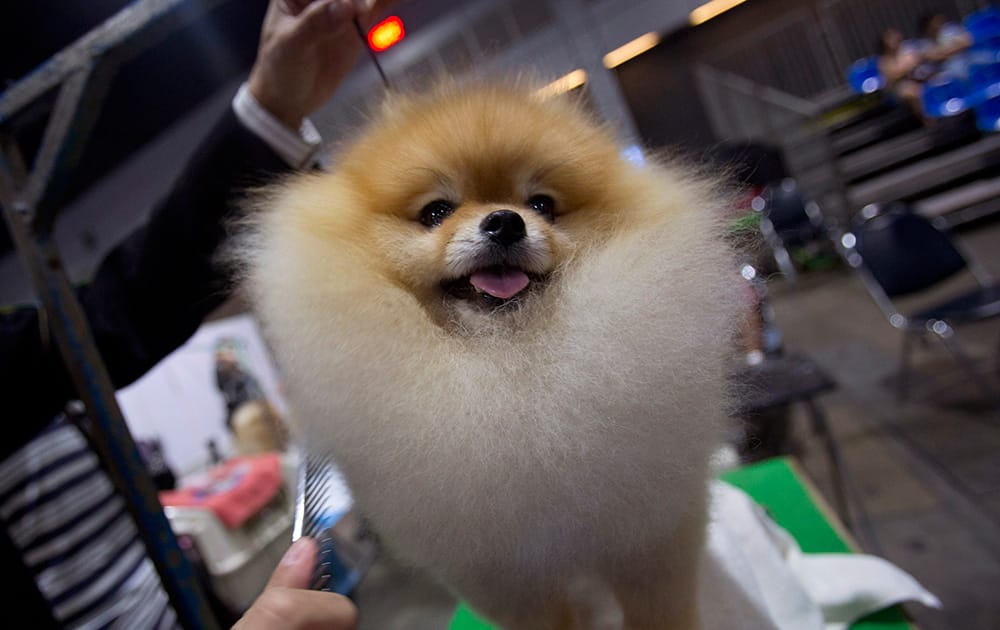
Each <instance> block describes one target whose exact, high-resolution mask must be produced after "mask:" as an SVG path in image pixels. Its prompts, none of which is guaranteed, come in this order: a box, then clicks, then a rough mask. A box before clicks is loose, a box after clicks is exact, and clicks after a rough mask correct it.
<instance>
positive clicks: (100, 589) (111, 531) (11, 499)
mask: <svg viewBox="0 0 1000 630" xmlns="http://www.w3.org/2000/svg"><path fill="white" fill-rule="evenodd" d="M0 524H2V526H3V527H5V528H6V529H7V533H8V534H9V536H10V538H11V540H13V541H14V544H15V545H17V547H18V548H19V549H20V550H21V556H22V559H23V560H24V563H25V565H26V566H27V567H28V568H29V569H30V570H31V572H32V573H33V574H34V576H35V582H36V584H37V585H38V589H39V591H41V593H42V595H43V596H44V597H45V599H46V600H47V601H48V602H49V605H50V606H51V609H52V612H53V616H54V617H55V618H56V620H57V621H59V623H60V624H61V625H63V626H64V627H66V628H87V629H90V628H123V629H124V628H127V629H129V630H133V629H137V630H145V629H147V628H148V629H150V630H159V629H160V628H175V627H178V624H177V619H176V616H175V614H174V611H173V608H171V606H170V603H169V601H168V599H167V595H166V593H165V592H164V590H163V587H162V586H161V584H160V578H159V576H158V575H157V573H156V569H155V567H154V566H153V563H152V561H151V560H150V559H149V557H148V556H147V555H146V549H145V547H144V546H143V543H142V540H141V539H140V538H139V533H138V531H137V530H136V527H135V523H134V522H133V521H132V518H131V517H130V516H129V514H128V512H127V511H126V508H125V504H124V502H123V501H122V499H121V497H119V496H118V494H117V493H116V492H115V489H114V488H113V486H112V483H111V480H110V479H109V478H108V476H107V474H106V473H105V472H104V470H103V469H102V468H101V467H100V465H99V463H98V460H97V457H96V456H95V455H94V453H93V452H92V451H91V449H90V447H89V446H88V444H87V442H86V440H85V439H84V438H83V436H82V435H81V434H80V432H79V431H78V430H77V429H76V427H74V426H72V425H71V424H70V423H69V422H67V421H66V419H65V417H60V418H58V419H57V420H55V421H54V422H53V423H52V424H51V425H50V426H49V427H48V428H47V429H46V430H45V431H44V432H42V433H41V434H40V435H39V436H38V437H36V438H35V439H34V440H33V441H31V442H29V443H28V444H27V445H25V446H24V447H22V448H21V449H20V450H19V451H17V452H16V453H14V454H13V455H11V456H10V457H8V458H7V459H6V460H5V461H3V462H2V463H0Z"/></svg>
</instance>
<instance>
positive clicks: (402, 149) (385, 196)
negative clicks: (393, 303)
mask: <svg viewBox="0 0 1000 630" xmlns="http://www.w3.org/2000/svg"><path fill="white" fill-rule="evenodd" d="M629 168H630V167H629V166H628V165H627V164H626V163H624V162H623V160H622V158H621V157H620V154H619V151H618V149H617V146H616V144H615V142H614V140H613V139H612V137H611V136H610V134H609V133H608V132H607V131H606V130H605V129H603V128H601V127H599V126H598V125H596V124H595V123H593V122H592V121H591V120H590V119H589V117H588V116H587V115H586V114H584V113H583V112H582V111H581V110H580V109H578V108H577V106H575V105H573V104H571V103H569V102H567V101H560V100H552V99H548V100H546V99H542V98H538V97H535V96H533V95H532V93H530V92H526V91H522V90H518V89H512V88H498V87H492V88H481V89H473V90H463V91H462V92H460V93H458V92H456V93H454V94H449V93H447V92H445V93H438V94H435V95H434V96H431V97H422V98H420V99H415V100H407V101H405V102H403V103H396V104H390V105H389V106H388V107H387V108H386V113H385V114H384V115H383V117H382V118H381V119H380V120H379V121H377V122H376V124H375V125H373V130H372V131H371V132H370V133H368V134H367V135H366V136H364V137H363V138H362V139H361V140H360V141H359V142H358V143H357V144H356V145H355V146H354V147H352V149H351V150H349V151H348V152H347V153H346V154H345V155H344V156H343V158H342V160H341V163H340V165H339V172H340V176H341V178H342V181H344V182H345V183H346V185H347V186H348V187H349V188H350V189H351V190H352V191H353V196H354V197H355V198H356V199H357V203H358V204H360V206H361V207H362V208H363V213H362V214H363V215H364V217H365V218H364V219H363V220H362V222H363V223H365V225H364V226H363V227H361V226H359V229H361V230H363V231H364V232H366V233H367V234H368V236H367V237H366V238H368V239H369V246H370V247H373V248H375V249H377V250H378V252H379V257H380V258H381V262H382V263H383V264H384V266H385V272H386V274H387V275H388V276H389V277H390V278H391V280H392V281H393V282H394V283H396V284H397V285H402V286H404V287H405V288H407V290H409V291H410V292H412V293H413V294H414V295H415V296H416V297H417V298H418V300H420V302H421V303H422V304H423V305H424V307H425V308H426V309H427V311H428V312H429V313H431V315H432V316H433V317H434V318H435V319H436V320H437V321H439V322H441V323H442V324H443V325H448V324H457V325H458V326H460V327H462V328H464V329H472V330H475V329H477V328H479V327H481V326H483V325H488V324H490V323H491V322H493V323H495V322H496V321H497V320H502V319H503V318H509V317H513V316H515V315H516V314H518V313H522V314H523V313H524V312H525V310H526V309H527V308H528V307H530V305H531V304H532V302H533V301H535V300H537V299H538V297H539V296H540V295H543V294H544V292H546V291H547V290H548V289H549V288H550V286H551V285H552V284H553V283H554V282H555V281H556V276H557V275H558V271H559V269H560V267H561V266H562V265H565V264H567V262H568V261H570V260H571V258H572V257H573V256H574V254H575V253H576V252H578V251H579V250H580V249H581V248H583V247H586V246H587V245H588V244H591V243H596V242H598V241H599V240H600V239H601V238H603V237H604V235H605V234H606V233H607V232H608V229H609V225H610V224H611V223H612V222H613V217H612V216H611V215H612V214H613V210H614V209H615V208H616V207H617V206H618V205H620V204H627V203H628V195H629V193H628V192H627V190H626V189H627V186H626V185H624V182H623V181H622V179H623V177H622V176H621V173H622V172H624V171H626V170H628V169H629Z"/></svg>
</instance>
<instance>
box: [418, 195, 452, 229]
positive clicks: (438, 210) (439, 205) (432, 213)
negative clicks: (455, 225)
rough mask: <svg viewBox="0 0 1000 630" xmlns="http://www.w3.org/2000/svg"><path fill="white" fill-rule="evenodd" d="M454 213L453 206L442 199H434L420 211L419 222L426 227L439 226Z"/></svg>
mask: <svg viewBox="0 0 1000 630" xmlns="http://www.w3.org/2000/svg"><path fill="white" fill-rule="evenodd" d="M454 211H455V204H453V203H451V202H450V201H446V200H444V199H435V200H434V201H432V202H430V203H429V204H427V205H426V206H424V207H423V209H421V210H420V222H421V223H423V224H424V225H426V226H427V227H434V226H436V225H441V222H442V221H444V220H445V218H447V217H448V215H449V214H451V213H452V212H454Z"/></svg>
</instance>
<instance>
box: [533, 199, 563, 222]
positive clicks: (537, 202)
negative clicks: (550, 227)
mask: <svg viewBox="0 0 1000 630" xmlns="http://www.w3.org/2000/svg"><path fill="white" fill-rule="evenodd" d="M528 207H529V208H531V209H532V210H534V211H535V212H537V213H538V214H540V215H542V216H543V217H545V218H546V219H548V220H549V221H552V220H554V219H555V216H556V200H555V199H553V198H552V197H549V196H548V195H532V196H531V198H529V199H528Z"/></svg>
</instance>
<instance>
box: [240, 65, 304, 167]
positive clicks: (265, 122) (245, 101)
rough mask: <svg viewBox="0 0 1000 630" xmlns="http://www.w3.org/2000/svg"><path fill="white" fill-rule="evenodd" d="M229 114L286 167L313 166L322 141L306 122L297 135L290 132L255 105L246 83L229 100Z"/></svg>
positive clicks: (271, 115)
mask: <svg viewBox="0 0 1000 630" xmlns="http://www.w3.org/2000/svg"><path fill="white" fill-rule="evenodd" d="M233 111H234V112H236V117H237V118H238V119H239V121H240V122H241V123H242V124H243V126H244V127H246V128H247V129H249V130H250V131H251V132H252V133H254V134H256V135H257V137H259V138H260V139H261V140H263V141H264V142H266V143H267V144H268V146H270V147H271V148H272V149H273V150H274V152H275V153H277V154H278V155H279V156H281V159H283V160H284V161H285V162H287V163H288V164H289V165H290V166H294V167H296V168H305V167H307V166H310V165H311V163H312V162H314V160H315V158H316V152H317V151H318V150H319V146H320V143H321V142H322V140H323V139H322V138H321V137H320V135H319V132H318V131H316V127H315V125H313V124H312V122H311V121H310V120H309V119H308V118H306V119H305V120H303V121H302V126H301V127H299V130H298V133H296V132H294V131H292V130H291V129H289V128H288V127H287V126H286V125H285V124H284V123H282V122H281V121H280V120H278V119H277V118H275V117H274V115H273V114H272V113H271V112H269V111H267V110H266V109H264V106H263V105H261V104H260V103H258V102H257V99H255V98H254V97H253V95H252V94H250V90H249V89H248V88H247V84H246V83H244V84H243V85H241V86H240V89H239V91H238V92H236V96H235V97H234V98H233Z"/></svg>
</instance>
